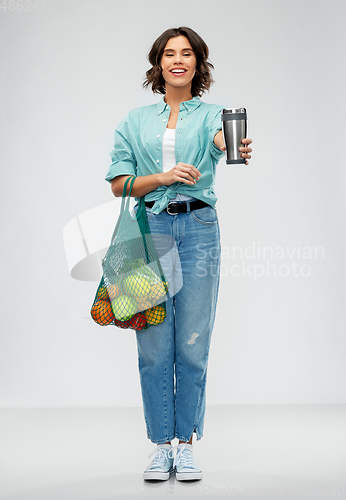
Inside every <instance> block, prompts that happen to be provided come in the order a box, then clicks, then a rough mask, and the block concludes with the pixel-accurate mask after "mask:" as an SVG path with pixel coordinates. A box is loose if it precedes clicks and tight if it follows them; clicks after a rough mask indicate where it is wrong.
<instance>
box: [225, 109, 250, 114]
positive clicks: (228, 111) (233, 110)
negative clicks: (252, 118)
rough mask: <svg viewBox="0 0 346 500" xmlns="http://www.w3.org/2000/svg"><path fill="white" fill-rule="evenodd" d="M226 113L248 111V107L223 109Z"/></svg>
mask: <svg viewBox="0 0 346 500" xmlns="http://www.w3.org/2000/svg"><path fill="white" fill-rule="evenodd" d="M226 113H246V108H225V109H223V110H222V114H226Z"/></svg>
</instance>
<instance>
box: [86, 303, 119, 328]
mask: <svg viewBox="0 0 346 500" xmlns="http://www.w3.org/2000/svg"><path fill="white" fill-rule="evenodd" d="M91 316H92V318H93V320H94V321H96V323H98V324H99V325H102V326H106V325H110V324H111V323H112V321H114V314H113V311H112V307H111V304H110V302H108V301H107V300H98V301H97V302H95V304H94V305H93V307H92V309H91Z"/></svg>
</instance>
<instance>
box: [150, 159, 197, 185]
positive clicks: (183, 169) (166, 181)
mask: <svg viewBox="0 0 346 500" xmlns="http://www.w3.org/2000/svg"><path fill="white" fill-rule="evenodd" d="M160 175H161V178H162V184H163V185H165V186H170V185H171V184H173V183H174V182H183V183H184V184H190V185H191V184H196V182H197V181H198V180H199V178H200V176H201V172H200V171H199V170H197V168H196V167H194V166H193V165H190V164H189V163H182V162H181V161H180V162H179V163H177V164H176V165H175V167H173V168H172V169H171V170H168V172H163V173H162V174H160Z"/></svg>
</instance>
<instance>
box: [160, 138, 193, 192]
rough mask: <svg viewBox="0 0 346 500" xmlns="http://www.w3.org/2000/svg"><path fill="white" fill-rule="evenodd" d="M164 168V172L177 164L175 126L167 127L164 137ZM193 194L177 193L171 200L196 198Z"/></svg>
mask: <svg viewBox="0 0 346 500" xmlns="http://www.w3.org/2000/svg"><path fill="white" fill-rule="evenodd" d="M162 163H163V165H162V168H163V171H164V172H168V170H171V168H173V167H174V166H175V165H176V162H175V128H166V131H165V133H164V134H163V138H162ZM194 199H195V198H193V197H192V196H186V195H185V194H179V193H177V196H176V197H175V198H171V200H170V201H172V200H174V201H184V200H194Z"/></svg>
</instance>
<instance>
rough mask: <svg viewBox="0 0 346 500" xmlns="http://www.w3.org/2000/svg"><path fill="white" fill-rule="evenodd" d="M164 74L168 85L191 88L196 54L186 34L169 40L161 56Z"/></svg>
mask: <svg viewBox="0 0 346 500" xmlns="http://www.w3.org/2000/svg"><path fill="white" fill-rule="evenodd" d="M161 68H162V76H163V78H164V80H165V82H166V92H167V90H168V88H167V87H168V86H173V87H180V88H184V87H187V88H189V89H191V83H192V79H193V77H194V76H195V72H196V56H195V54H194V52H193V49H192V47H191V44H190V42H189V40H188V39H187V38H186V37H185V36H181V35H180V36H175V37H173V38H170V40H168V42H167V44H166V46H165V48H164V51H163V54H162V58H161Z"/></svg>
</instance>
